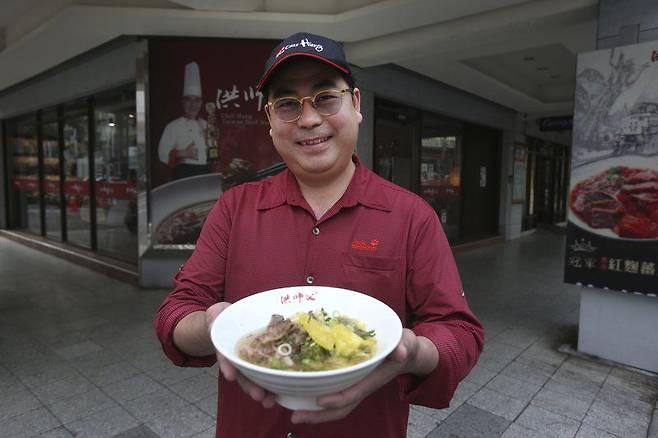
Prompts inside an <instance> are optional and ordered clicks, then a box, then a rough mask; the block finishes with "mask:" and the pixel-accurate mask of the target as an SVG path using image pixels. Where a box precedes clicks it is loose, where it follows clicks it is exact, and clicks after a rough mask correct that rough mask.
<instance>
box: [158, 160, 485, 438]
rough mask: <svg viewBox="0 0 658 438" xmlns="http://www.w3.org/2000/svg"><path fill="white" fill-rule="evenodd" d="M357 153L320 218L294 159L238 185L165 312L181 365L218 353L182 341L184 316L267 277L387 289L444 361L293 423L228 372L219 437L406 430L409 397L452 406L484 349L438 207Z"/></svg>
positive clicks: (252, 288)
mask: <svg viewBox="0 0 658 438" xmlns="http://www.w3.org/2000/svg"><path fill="white" fill-rule="evenodd" d="M354 161H355V163H356V164H357V168H356V172H355V173H354V176H353V178H352V181H351V182H350V184H349V186H348V188H347V191H346V192H345V194H344V195H343V197H342V198H341V199H340V200H339V201H338V202H337V203H336V204H335V205H334V206H333V207H332V208H331V209H330V210H329V211H328V212H327V213H326V214H325V215H324V216H323V217H322V218H321V219H320V220H316V219H315V217H314V215H313V211H312V210H311V208H310V206H309V205H308V203H307V202H306V201H305V200H304V198H303V196H302V194H301V191H300V189H299V186H298V184H297V181H296V179H295V177H294V176H293V175H292V173H291V172H290V171H289V170H285V171H284V172H282V173H280V174H278V175H276V176H274V177H272V178H270V179H269V180H265V181H260V182H255V183H248V184H243V185H241V186H238V187H235V188H233V189H231V190H229V191H227V192H226V193H225V194H224V195H223V196H222V197H221V198H220V200H219V201H218V202H217V204H216V205H215V206H214V208H213V209H212V211H211V212H210V214H209V216H208V218H207V220H206V223H205V225H204V227H203V231H202V232H201V235H200V237H199V240H198V242H197V246H196V249H195V250H194V253H193V254H192V256H191V257H190V259H189V260H188V261H187V263H186V264H185V266H184V267H183V268H182V269H181V270H180V271H179V272H178V273H177V274H176V277H175V279H174V290H173V292H172V293H171V294H170V295H169V296H168V297H167V298H166V300H165V301H164V303H163V304H162V306H161V307H160V309H159V310H158V313H157V315H156V318H155V326H156V330H157V333H158V336H159V338H160V341H161V342H162V345H163V347H164V351H165V353H166V355H167V356H168V357H169V358H170V359H171V360H172V361H173V362H174V363H175V364H176V365H181V366H210V365H212V364H213V363H214V362H215V357H214V356H209V357H205V358H195V357H190V356H187V355H185V354H184V353H183V352H181V351H180V350H179V349H177V348H176V346H175V345H174V344H173V330H174V327H175V326H176V324H177V323H178V321H180V320H181V319H182V318H183V317H184V316H186V315H187V314H189V313H191V312H194V311H197V310H205V309H206V308H208V307H209V306H210V305H212V304H214V303H217V302H220V301H228V302H235V301H237V300H239V299H241V298H244V297H246V296H248V295H252V294H254V293H257V292H261V291H264V290H268V289H274V288H279V287H286V286H298V285H309V284H313V285H317V286H334V287H341V288H346V289H352V290H356V291H359V292H362V293H366V294H368V295H371V296H373V297H375V298H377V299H379V300H381V301H384V302H385V303H387V304H388V305H389V306H390V307H391V308H393V310H395V312H396V313H397V314H398V315H399V316H400V319H401V320H402V323H403V325H404V326H405V327H409V328H411V329H412V330H413V331H414V332H415V333H416V334H417V335H420V336H425V337H427V338H429V339H430V340H431V341H432V342H433V343H434V344H435V345H436V347H437V349H438V351H439V364H438V366H437V368H436V369H435V370H434V371H433V372H432V373H431V374H430V375H429V376H427V377H424V378H418V377H415V376H411V375H403V376H399V377H398V378H397V379H395V380H393V381H391V382H390V383H389V384H387V385H385V386H384V387H382V388H381V389H379V390H378V391H377V392H375V393H374V394H372V395H370V396H369V397H367V398H366V399H365V400H363V401H362V402H361V404H360V405H359V406H358V407H357V408H356V409H354V410H353V411H352V412H351V413H350V414H349V415H348V416H347V417H346V418H344V419H343V420H340V421H334V422H329V423H323V424H320V425H295V424H292V423H291V422H290V413H291V411H289V410H286V409H284V408H282V407H280V406H278V405H277V406H275V407H274V408H272V409H264V408H263V407H262V405H261V404H260V403H257V402H255V401H253V400H251V398H249V396H247V395H245V394H244V393H243V392H242V390H241V389H240V387H239V385H238V384H237V383H232V382H228V381H226V380H224V379H223V377H220V382H219V403H218V408H217V436H218V437H250V438H256V437H263V438H271V437H285V436H286V435H287V433H289V432H292V433H293V434H294V435H292V436H295V437H296V438H307V437H309V438H311V437H312V438H322V437H327V438H329V437H365V436H375V437H382V438H385V437H405V436H406V427H407V419H408V415H409V404H410V403H413V404H419V405H425V406H430V407H434V408H444V407H447V406H448V404H449V402H450V399H451V398H452V396H453V393H454V391H455V389H456V387H457V384H458V383H459V381H460V380H461V379H462V378H464V377H465V376H466V374H468V372H469V371H470V370H471V368H472V367H473V366H474V365H475V363H476V361H477V358H478V356H479V354H480V351H481V350H482V345H483V341H484V332H483V329H482V326H481V324H480V322H479V321H478V320H477V318H476V317H475V316H474V315H473V313H472V312H471V310H470V309H469V307H468V304H467V302H466V299H465V297H464V295H463V292H462V285H461V281H460V278H459V273H458V272H457V268H456V266H455V262H454V259H453V256H452V253H451V251H450V247H449V246H448V242H447V240H446V238H445V235H444V233H443V230H442V229H441V225H440V223H439V221H438V218H437V216H436V213H435V212H434V210H433V209H432V208H431V207H430V206H429V205H428V204H427V203H426V202H425V201H424V200H422V199H421V198H420V197H418V196H416V195H414V194H413V193H410V192H408V191H406V190H404V189H402V188H400V187H398V186H396V185H394V184H392V183H390V182H388V181H386V180H384V179H382V178H380V177H379V176H377V175H375V174H374V173H373V172H371V171H370V170H368V169H367V168H366V167H364V166H363V165H361V164H360V163H359V160H358V159H357V158H356V157H354Z"/></svg>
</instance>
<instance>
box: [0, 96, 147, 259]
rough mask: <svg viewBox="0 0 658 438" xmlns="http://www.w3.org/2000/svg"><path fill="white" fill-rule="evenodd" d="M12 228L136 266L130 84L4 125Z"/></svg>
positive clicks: (132, 128)
mask: <svg viewBox="0 0 658 438" xmlns="http://www.w3.org/2000/svg"><path fill="white" fill-rule="evenodd" d="M5 132H6V148H5V151H6V154H7V181H8V184H7V185H8V186H9V187H10V190H9V196H8V209H7V210H8V217H9V221H8V223H9V228H10V229H13V230H19V231H24V232H26V233H30V234H34V235H41V236H44V237H46V238H48V239H50V240H53V241H57V242H66V243H68V244H70V245H72V246H74V247H80V248H84V249H91V250H93V251H98V252H99V253H102V254H106V255H108V256H110V257H114V258H117V259H121V260H125V261H128V262H132V263H136V261H137V206H136V201H137V198H136V194H137V192H136V188H135V183H136V175H137V165H136V162H135V156H136V121H135V86H134V85H133V84H128V85H125V86H123V87H119V88H116V89H113V90H109V91H107V92H103V93H99V94H95V95H92V96H89V97H87V98H84V99H80V100H76V101H71V102H66V103H63V104H60V105H57V106H55V107H51V108H47V109H43V110H37V111H36V113H32V114H29V115H26V116H22V117H17V118H13V119H9V120H7V121H6V122H5Z"/></svg>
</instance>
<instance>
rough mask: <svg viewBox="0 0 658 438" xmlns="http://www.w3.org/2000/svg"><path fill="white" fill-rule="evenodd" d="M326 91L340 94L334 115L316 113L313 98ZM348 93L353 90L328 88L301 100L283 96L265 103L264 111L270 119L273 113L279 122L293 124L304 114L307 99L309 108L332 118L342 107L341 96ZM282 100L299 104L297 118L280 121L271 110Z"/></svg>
mask: <svg viewBox="0 0 658 438" xmlns="http://www.w3.org/2000/svg"><path fill="white" fill-rule="evenodd" d="M327 91H335V92H337V93H339V94H340V106H339V107H338V111H336V112H335V113H331V114H322V113H321V112H320V111H318V109H317V107H316V106H315V98H316V97H318V96H319V95H320V94H322V93H326V92H327ZM348 91H349V92H350V94H351V93H353V92H354V90H353V89H352V88H344V89H342V90H336V89H334V88H328V89H326V90H320V91H318V92H317V93H315V94H314V95H313V96H306V97H302V98H301V99H298V98H296V97H295V96H283V97H279V98H278V99H275V100H273V101H272V102H267V103H266V104H265V107H264V109H265V111H267V114H268V115H269V116H270V117H272V112H273V113H274V114H275V116H276V117H277V119H279V120H281V121H282V122H283V123H294V122H296V121H297V120H299V118H300V117H301V116H302V114H303V113H304V101H305V100H307V99H308V100H310V101H311V107H313V109H314V110H315V111H317V113H318V114H320V115H322V116H333V115H334V114H338V112H339V111H340V109H341V108H342V107H343V96H344V95H345V93H347V92H348ZM283 99H293V100H296V101H297V102H299V110H298V113H299V114H297V117H295V118H294V119H293V120H283V119H281V118H280V117H279V116H278V115H277V113H276V111H275V110H274V109H273V108H274V105H275V104H276V103H277V102H279V101H281V100H283ZM270 111H271V112H270Z"/></svg>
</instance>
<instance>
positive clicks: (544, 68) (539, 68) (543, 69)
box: [537, 65, 548, 71]
mask: <svg viewBox="0 0 658 438" xmlns="http://www.w3.org/2000/svg"><path fill="white" fill-rule="evenodd" d="M537 70H539V71H547V70H548V67H546V66H545V65H542V66H541V67H537Z"/></svg>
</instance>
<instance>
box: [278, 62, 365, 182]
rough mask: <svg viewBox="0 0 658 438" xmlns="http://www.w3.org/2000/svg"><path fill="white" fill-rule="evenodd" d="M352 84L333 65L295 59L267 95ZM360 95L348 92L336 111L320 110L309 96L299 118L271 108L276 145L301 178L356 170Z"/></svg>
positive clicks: (334, 175) (304, 93) (318, 178)
mask: <svg viewBox="0 0 658 438" xmlns="http://www.w3.org/2000/svg"><path fill="white" fill-rule="evenodd" d="M346 88H348V85H347V83H346V82H345V79H343V77H342V76H341V75H340V74H339V73H338V72H337V71H336V70H335V69H333V68H331V67H329V66H327V65H325V64H323V63H321V62H317V61H312V60H306V59H303V60H293V61H288V62H287V63H286V65H284V66H282V67H281V69H280V70H279V71H278V72H277V73H276V75H275V76H274V77H273V78H272V80H271V83H270V86H269V96H268V100H269V101H270V102H273V101H274V100H276V99H278V98H281V97H290V96H293V97H296V98H298V99H302V98H303V97H306V96H313V95H315V93H317V92H319V91H323V90H327V89H335V90H343V89H346ZM360 104H361V95H360V92H359V90H358V89H356V88H355V89H354V93H353V94H350V93H345V94H344V95H343V102H342V106H341V108H340V110H339V111H338V112H337V113H336V114H333V115H331V116H323V115H321V114H320V113H318V112H317V111H316V110H315V109H314V108H313V107H312V105H311V103H310V101H309V100H308V99H307V100H305V101H304V106H303V108H302V114H301V115H300V117H299V119H297V120H296V121H294V122H283V121H281V120H279V119H278V118H277V116H276V114H274V112H273V111H272V110H270V112H269V114H268V117H269V121H270V127H271V128H272V129H270V135H271V136H272V141H273V142H274V147H275V148H276V150H277V152H279V154H280V155H281V157H282V158H283V159H284V161H285V162H286V164H287V165H288V168H289V169H290V170H291V171H292V172H293V174H295V176H296V177H297V178H298V179H301V180H302V181H304V182H308V183H318V182H320V183H327V182H331V181H333V180H335V179H336V178H338V177H339V176H340V175H342V174H344V173H345V172H348V171H349V170H351V167H350V163H351V160H352V153H353V152H354V149H355V148H356V140H357V135H358V132H359V123H361V119H362V116H361V113H360Z"/></svg>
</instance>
